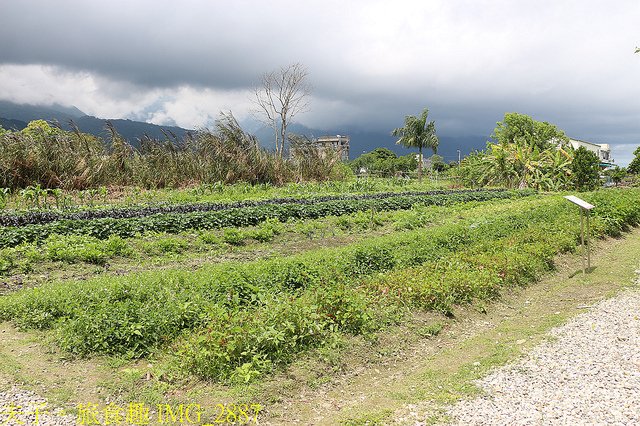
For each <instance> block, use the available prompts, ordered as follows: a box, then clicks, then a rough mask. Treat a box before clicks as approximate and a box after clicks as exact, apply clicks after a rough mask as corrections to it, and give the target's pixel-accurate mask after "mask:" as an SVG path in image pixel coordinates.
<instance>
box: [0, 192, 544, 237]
mask: <svg viewBox="0 0 640 426" xmlns="http://www.w3.org/2000/svg"><path fill="white" fill-rule="evenodd" d="M531 194H533V192H531V191H486V192H459V193H451V194H446V195H442V194H440V195H425V196H398V197H389V198H384V199H356V200H352V199H349V200H335V201H327V202H321V203H317V204H300V205H298V204H284V205H271V204H265V205H261V206H255V207H245V208H237V209H231V210H223V211H213V212H193V213H184V214H178V213H176V214H158V215H152V216H148V217H136V218H126V219H113V218H103V219H93V220H60V221H56V222H51V223H47V224H41V225H29V226H24V227H5V228H1V229H0V248H3V247H15V246H17V245H19V244H21V243H24V242H33V241H44V240H45V239H46V238H47V237H48V236H49V235H51V234H58V235H68V234H73V235H89V236H92V237H96V238H100V239H106V238H108V237H110V236H111V235H117V236H120V237H123V238H129V237H133V236H135V235H137V234H143V233H146V232H167V233H179V232H182V231H186V230H199V229H216V228H225V227H238V226H251V225H257V224H259V223H261V222H264V221H265V220H267V219H277V220H279V221H280V222H286V221H287V220H289V219H317V218H320V217H326V216H341V215H344V214H350V213H354V212H358V211H366V210H371V209H373V210H378V211H389V210H404V209H408V208H411V206H413V205H416V204H425V205H451V204H453V203H459V202H466V201H473V200H478V201H485V200H492V199H504V198H514V197H522V196H529V195H531Z"/></svg>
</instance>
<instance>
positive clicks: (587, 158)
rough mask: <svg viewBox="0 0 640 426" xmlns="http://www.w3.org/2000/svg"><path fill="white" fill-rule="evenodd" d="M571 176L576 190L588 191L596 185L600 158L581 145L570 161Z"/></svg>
mask: <svg viewBox="0 0 640 426" xmlns="http://www.w3.org/2000/svg"><path fill="white" fill-rule="evenodd" d="M571 178H572V181H573V184H574V186H575V188H576V189H577V190H578V191H589V190H592V189H595V188H597V187H598V183H599V181H600V160H599V159H598V156H597V155H596V154H595V153H593V152H591V151H589V150H587V149H586V148H585V147H583V146H581V147H580V148H578V149H577V150H576V152H575V155H574V157H573V161H572V162H571Z"/></svg>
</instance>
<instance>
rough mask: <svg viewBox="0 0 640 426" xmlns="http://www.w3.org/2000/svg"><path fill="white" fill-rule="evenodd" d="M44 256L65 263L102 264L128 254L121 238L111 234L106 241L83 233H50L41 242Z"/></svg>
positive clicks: (124, 242)
mask: <svg viewBox="0 0 640 426" xmlns="http://www.w3.org/2000/svg"><path fill="white" fill-rule="evenodd" d="M43 251H44V253H45V254H46V258H47V259H49V260H53V261H62V262H67V263H77V262H87V263H94V264H97V265H104V264H105V263H106V262H107V260H108V259H109V258H111V257H114V256H130V255H131V254H132V253H131V249H130V248H129V247H128V245H127V243H126V241H124V240H123V239H122V238H120V237H118V236H116V235H112V236H110V237H109V238H108V239H107V240H106V241H100V240H98V239H97V238H94V237H89V236H85V235H55V234H54V235H51V236H49V237H48V238H47V239H46V240H45V241H44V244H43Z"/></svg>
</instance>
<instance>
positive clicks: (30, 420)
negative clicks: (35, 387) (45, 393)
mask: <svg viewBox="0 0 640 426" xmlns="http://www.w3.org/2000/svg"><path fill="white" fill-rule="evenodd" d="M77 424H78V423H77V418H76V417H75V416H71V415H65V414H64V413H63V412H62V410H61V409H60V408H57V409H54V408H52V407H50V406H49V405H48V404H47V402H46V400H45V399H44V398H41V397H39V396H38V395H36V394H35V393H33V392H30V391H25V390H21V389H19V388H18V387H16V386H13V387H12V388H11V389H10V390H9V391H7V392H0V425H7V426H14V425H38V426H71V425H73V426H75V425H77Z"/></svg>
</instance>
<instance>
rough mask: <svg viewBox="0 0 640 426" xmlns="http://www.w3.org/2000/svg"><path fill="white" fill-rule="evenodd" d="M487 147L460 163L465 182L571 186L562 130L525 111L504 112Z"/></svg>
mask: <svg viewBox="0 0 640 426" xmlns="http://www.w3.org/2000/svg"><path fill="white" fill-rule="evenodd" d="M492 137H493V138H494V140H495V143H492V142H488V143H487V149H486V150H485V151H482V152H475V153H473V154H471V155H469V156H468V157H467V158H465V159H464V161H463V162H462V167H460V170H459V172H460V176H461V177H462V180H463V182H464V183H465V184H466V185H469V186H473V187H478V186H486V185H494V186H504V187H507V188H534V189H537V190H542V191H560V190H565V189H569V188H570V187H571V161H572V159H573V151H572V148H571V146H570V145H569V139H568V138H567V136H566V135H565V134H564V132H563V131H562V130H559V129H558V128H556V127H555V126H553V125H551V124H549V123H547V122H539V121H535V120H533V119H532V118H531V117H529V116H526V115H524V114H517V113H507V114H505V118H504V121H502V122H499V123H497V127H496V128H495V130H494V132H493V135H492Z"/></svg>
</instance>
